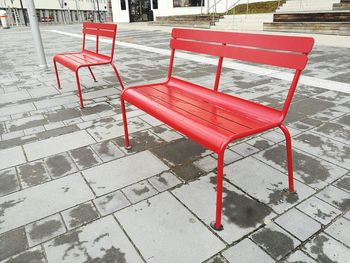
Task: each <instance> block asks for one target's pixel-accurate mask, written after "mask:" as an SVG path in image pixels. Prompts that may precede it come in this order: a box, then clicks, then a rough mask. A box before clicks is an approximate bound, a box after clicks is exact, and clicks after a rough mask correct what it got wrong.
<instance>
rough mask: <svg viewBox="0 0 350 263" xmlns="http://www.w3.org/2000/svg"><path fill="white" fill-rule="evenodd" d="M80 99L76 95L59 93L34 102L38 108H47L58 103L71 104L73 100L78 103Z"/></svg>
mask: <svg viewBox="0 0 350 263" xmlns="http://www.w3.org/2000/svg"><path fill="white" fill-rule="evenodd" d="M78 101H79V98H78V97H77V96H76V95H70V96H61V95H58V96H56V97H53V98H50V99H46V100H42V101H37V102H34V104H35V107H36V108H37V109H45V108H50V107H53V106H57V105H63V104H69V103H72V102H77V103H78Z"/></svg>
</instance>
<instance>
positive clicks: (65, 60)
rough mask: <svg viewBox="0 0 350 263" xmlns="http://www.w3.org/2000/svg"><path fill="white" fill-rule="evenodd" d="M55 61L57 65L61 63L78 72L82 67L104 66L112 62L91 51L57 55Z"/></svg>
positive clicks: (108, 58)
mask: <svg viewBox="0 0 350 263" xmlns="http://www.w3.org/2000/svg"><path fill="white" fill-rule="evenodd" d="M54 59H55V61H56V62H57V63H60V64H62V65H64V66H65V67H67V68H69V69H71V70H73V71H76V70H77V69H79V68H80V67H87V66H96V65H103V64H108V63H110V62H111V58H110V57H107V56H104V55H101V54H97V53H94V52H91V51H89V50H84V51H82V52H75V53H62V54H57V55H55V57H54Z"/></svg>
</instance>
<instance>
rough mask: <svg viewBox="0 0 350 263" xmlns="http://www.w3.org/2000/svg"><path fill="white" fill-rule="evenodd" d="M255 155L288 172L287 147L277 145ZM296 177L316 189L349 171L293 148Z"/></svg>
mask: <svg viewBox="0 0 350 263" xmlns="http://www.w3.org/2000/svg"><path fill="white" fill-rule="evenodd" d="M254 157H256V158H258V159H259V160H261V161H263V162H265V163H267V164H269V165H271V166H272V167H274V168H276V169H278V170H280V171H281V172H283V173H287V169H288V168H287V167H288V166H287V157H286V147H285V146H284V145H276V146H275V147H272V148H269V149H267V150H266V151H263V152H260V153H258V154H257V155H254ZM293 169H294V177H295V178H296V179H299V180H300V181H302V182H304V183H305V184H307V185H308V186H311V187H313V188H315V189H321V188H323V187H324V186H326V185H328V184H329V183H331V182H333V181H334V180H336V179H338V178H339V177H341V176H343V175H344V174H346V173H347V170H345V169H343V168H340V167H339V166H336V165H334V164H332V163H329V162H326V161H323V160H320V159H319V158H317V157H314V156H312V155H309V154H306V153H303V152H302V151H299V150H297V149H295V148H294V149H293Z"/></svg>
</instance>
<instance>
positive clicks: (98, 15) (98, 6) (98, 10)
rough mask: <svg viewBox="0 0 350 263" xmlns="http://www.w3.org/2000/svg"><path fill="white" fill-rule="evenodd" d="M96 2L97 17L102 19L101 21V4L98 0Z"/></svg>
mask: <svg viewBox="0 0 350 263" xmlns="http://www.w3.org/2000/svg"><path fill="white" fill-rule="evenodd" d="M96 3H97V17H98V21H100V23H101V16H100V5H99V4H98V0H96Z"/></svg>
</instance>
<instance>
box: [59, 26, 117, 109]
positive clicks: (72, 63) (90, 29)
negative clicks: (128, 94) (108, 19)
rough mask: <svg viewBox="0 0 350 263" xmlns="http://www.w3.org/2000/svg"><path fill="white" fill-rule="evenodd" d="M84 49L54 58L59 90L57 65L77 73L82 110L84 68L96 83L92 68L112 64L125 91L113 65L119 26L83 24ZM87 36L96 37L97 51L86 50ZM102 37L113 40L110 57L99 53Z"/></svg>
mask: <svg viewBox="0 0 350 263" xmlns="http://www.w3.org/2000/svg"><path fill="white" fill-rule="evenodd" d="M82 32H83V48H82V51H81V52H73V53H61V54H57V55H55V56H54V57H53V64H54V68H55V73H56V79H57V84H58V88H59V89H60V88H61V84H60V79H59V76H58V70H57V63H59V64H61V65H63V66H65V67H67V68H69V69H70V70H72V71H73V72H74V73H75V77H76V82H77V87H78V93H79V100H80V106H81V108H84V102H83V96H82V92H81V86H80V81H79V73H78V72H79V69H80V68H82V67H87V68H88V69H89V71H90V74H91V76H92V77H93V79H94V81H96V77H95V75H94V73H93V72H92V70H91V67H92V66H99V65H106V64H110V65H111V66H112V68H113V70H114V72H115V74H116V76H117V79H118V81H119V84H120V86H121V87H122V89H124V85H123V82H122V80H121V78H120V76H119V73H118V70H117V68H116V67H115V65H114V64H113V56H114V47H115V37H116V33H117V25H115V24H100V23H90V22H83V30H82ZM86 35H92V36H95V37H96V45H95V50H93V51H92V50H88V49H87V48H86V43H85V42H86ZM100 37H104V38H111V39H112V45H111V53H110V55H104V54H101V53H100V52H99V42H100Z"/></svg>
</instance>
